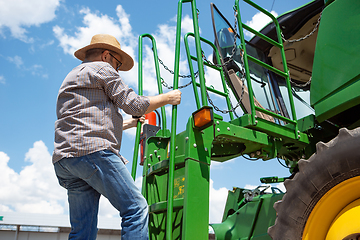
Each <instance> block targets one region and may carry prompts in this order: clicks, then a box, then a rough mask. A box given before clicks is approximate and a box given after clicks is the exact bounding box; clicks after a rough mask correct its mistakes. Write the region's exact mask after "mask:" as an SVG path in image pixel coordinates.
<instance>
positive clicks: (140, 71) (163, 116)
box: [131, 34, 166, 180]
mask: <svg viewBox="0 0 360 240" xmlns="http://www.w3.org/2000/svg"><path fill="white" fill-rule="evenodd" d="M144 38H149V39H150V40H151V43H152V49H153V55H154V63H155V72H156V80H157V85H158V92H159V94H162V93H163V90H162V84H161V75H160V68H159V62H158V54H157V48H156V41H155V38H154V37H153V36H152V35H150V34H142V35H140V36H139V51H138V52H139V67H138V88H139V89H138V94H139V95H140V96H142V95H143V39H144ZM161 123H162V130H165V129H166V113H165V107H164V106H163V107H161ZM140 135H141V123H140V122H138V123H137V127H136V137H135V146H134V155H133V163H132V169H131V176H132V177H133V179H134V180H135V177H136V169H137V160H138V152H139V143H140Z"/></svg>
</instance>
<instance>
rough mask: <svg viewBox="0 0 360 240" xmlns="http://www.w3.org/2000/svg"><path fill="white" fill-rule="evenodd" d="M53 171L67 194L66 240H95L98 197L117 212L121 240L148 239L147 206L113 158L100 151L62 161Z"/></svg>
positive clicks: (129, 176)
mask: <svg viewBox="0 0 360 240" xmlns="http://www.w3.org/2000/svg"><path fill="white" fill-rule="evenodd" d="M54 168H55V172H56V176H57V177H58V180H59V183H60V185H61V186H63V187H64V188H66V189H67V191H68V201H69V211H70V223H71V232H70V234H69V239H81V240H85V239H86V240H92V239H94V240H95V239H96V236H97V215H98V208H99V199H100V195H103V196H105V197H106V198H107V199H108V200H109V201H110V203H111V204H112V205H113V206H114V207H115V208H116V209H117V210H118V211H119V212H120V216H121V218H122V221H121V227H122V229H121V239H122V240H143V239H149V237H148V205H147V202H146V200H145V198H144V197H143V196H142V195H141V193H140V191H139V190H138V188H137V187H136V186H135V182H134V180H133V179H132V177H131V175H130V173H129V171H128V170H127V168H126V167H125V165H124V163H123V162H122V160H121V159H120V158H119V157H118V156H117V155H116V154H114V153H113V152H111V151H108V150H104V151H99V152H95V153H92V154H89V155H86V156H82V157H75V158H64V159H62V160H60V161H58V162H56V163H55V164H54Z"/></svg>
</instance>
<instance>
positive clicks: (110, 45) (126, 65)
mask: <svg viewBox="0 0 360 240" xmlns="http://www.w3.org/2000/svg"><path fill="white" fill-rule="evenodd" d="M93 48H103V49H107V50H111V51H114V52H116V53H118V54H119V55H120V61H121V63H122V65H121V67H120V69H119V70H121V71H129V70H130V69H131V68H132V67H133V66H134V60H133V59H132V58H131V57H130V56H129V55H128V54H127V53H125V52H124V51H123V50H121V47H120V43H119V42H118V41H117V40H116V38H115V37H113V36H111V35H109V34H97V35H94V36H93V37H92V38H91V42H90V44H89V45H87V46H86V47H83V48H80V49H79V50H77V51H76V52H75V53H74V55H75V57H76V58H78V59H80V60H81V61H84V60H85V53H86V51H87V50H90V49H93Z"/></svg>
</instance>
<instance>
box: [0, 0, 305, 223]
mask: <svg viewBox="0 0 360 240" xmlns="http://www.w3.org/2000/svg"><path fill="white" fill-rule="evenodd" d="M213 2H214V3H215V4H216V5H217V7H218V8H219V9H220V11H222V12H223V14H224V15H225V16H226V17H227V18H228V20H229V22H230V23H232V24H233V22H234V18H233V10H232V9H233V5H234V1H233V0H215V1H213ZM255 2H256V3H257V4H259V5H260V6H262V7H263V8H265V9H267V10H273V11H274V14H281V13H284V12H286V11H288V10H291V9H293V8H296V7H299V6H301V5H303V4H305V3H307V2H308V1H306V0H305V1H304V0H275V1H273V0H257V1H255ZM0 6H1V8H0V46H1V47H0V49H1V50H0V65H1V68H0V113H1V118H0V171H1V182H2V184H1V185H0V192H1V194H0V212H1V211H13V212H35V213H56V214H67V213H68V210H67V204H66V191H65V190H64V189H62V188H61V187H60V186H58V184H57V180H56V177H55V175H54V172H53V169H52V164H51V154H52V151H53V138H54V134H53V132H54V122H55V120H56V115H55V105H56V97H57V93H58V89H59V87H60V85H61V83H62V81H63V79H64V77H65V76H66V74H67V73H68V72H69V71H70V70H71V69H72V68H74V67H75V66H77V65H78V64H80V62H79V60H77V59H76V58H75V57H74V56H73V52H74V51H75V50H76V49H78V48H81V47H83V46H85V45H87V44H89V42H90V39H91V37H92V36H93V35H94V34H97V33H109V34H112V35H114V36H115V37H116V38H117V39H118V40H119V42H120V43H121V45H122V48H123V49H124V50H125V51H126V52H128V53H129V54H130V55H131V56H132V57H133V58H134V60H135V67H134V68H133V69H132V70H131V71H129V72H125V73H121V76H122V77H123V79H124V80H125V82H127V83H128V84H129V85H130V86H131V87H133V88H134V89H137V63H138V57H137V47H138V36H139V35H140V34H143V33H150V34H152V35H153V36H155V38H156V41H157V47H158V53H159V57H160V58H161V59H162V60H163V61H164V63H165V64H166V65H167V66H169V68H171V69H173V62H174V46H175V43H174V40H175V26H176V22H175V19H176V13H177V1H163V0H161V1H160V0H159V1H156V2H155V1H143V0H139V1H93V0H87V1H65V0H33V1H20V0H12V1H6V0H0ZM197 8H198V9H199V12H200V15H199V23H200V29H201V30H200V31H201V36H202V37H204V38H206V39H209V40H211V41H213V38H214V37H213V32H212V26H211V15H210V2H208V1H205V0H201V1H198V2H197ZM189 10H190V4H184V10H183V32H184V33H186V32H189V31H192V23H191V15H190V11H189ZM241 11H242V19H243V21H244V22H248V24H249V25H251V26H254V28H259V27H261V26H263V25H264V24H265V23H266V22H267V20H266V19H265V20H264V18H263V17H262V16H261V15H259V14H257V11H255V10H253V9H251V8H250V7H249V6H248V5H246V4H244V3H242V4H241ZM145 42H146V41H145ZM182 44H183V43H182ZM144 54H145V57H144V64H145V65H144V76H145V79H144V80H145V87H144V88H145V90H144V94H145V95H154V94H156V89H157V88H156V86H155V76H154V71H153V69H152V66H153V65H152V64H151V63H152V55H150V54H151V50H150V48H149V46H147V47H144ZM211 54H212V53H211V52H210V51H208V52H205V55H206V56H207V57H208V59H211ZM161 71H162V76H163V78H164V79H165V81H167V82H168V83H169V85H171V84H172V80H173V78H172V76H171V75H170V74H168V73H167V72H166V71H164V70H163V69H162V70H161ZM180 73H181V74H185V75H187V74H189V70H188V68H187V62H186V57H185V55H182V57H181V63H180ZM208 77H209V78H211V80H209V81H210V82H212V81H216V79H213V78H212V77H211V76H209V73H208ZM186 82H188V80H181V81H180V85H181V84H184V83H186ZM216 84H217V83H215V82H214V85H216ZM191 91H192V90H191V89H190V88H189V89H184V90H183V100H182V103H181V105H180V106H179V108H178V109H179V110H178V112H179V113H178V131H182V130H184V129H185V123H186V122H187V118H188V116H190V113H191V112H192V111H193V110H195V108H194V105H195V102H194V98H193V94H192V92H191ZM167 111H168V112H169V111H170V108H167ZM124 116H125V115H124ZM126 117H129V116H125V118H126ZM167 121H168V122H171V121H170V118H169V116H168V120H167ZM134 135H135V133H134V131H133V130H128V131H126V134H124V136H123V145H122V151H121V153H122V155H123V156H125V157H126V158H127V159H128V160H130V161H131V160H132V149H133V147H134ZM130 168H131V163H130V164H128V169H129V170H130ZM140 173H141V168H139V174H138V176H140ZM273 175H278V176H281V177H282V176H287V175H288V170H287V169H285V168H283V167H282V166H280V165H279V164H278V163H277V161H276V160H271V161H268V162H262V161H257V162H252V161H248V160H244V159H242V158H237V159H234V160H232V161H228V162H226V163H222V164H219V163H214V164H213V165H212V167H211V199H210V202H211V211H210V221H212V222H218V221H220V219H221V215H222V211H223V204H224V202H225V200H226V195H227V190H229V189H232V187H234V186H237V187H245V186H257V185H259V184H260V182H259V178H260V177H264V176H273ZM137 182H138V183H139V182H140V180H139V179H138V180H137ZM100 215H102V216H111V217H114V216H116V211H114V209H112V208H111V206H110V205H109V204H108V202H107V201H105V200H102V202H101V209H100Z"/></svg>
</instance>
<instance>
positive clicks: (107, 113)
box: [52, 62, 150, 163]
mask: <svg viewBox="0 0 360 240" xmlns="http://www.w3.org/2000/svg"><path fill="white" fill-rule="evenodd" d="M149 104H150V101H149V98H147V97H145V96H139V95H137V94H136V93H135V92H134V90H133V89H131V88H129V87H128V86H127V85H126V84H125V83H124V82H123V80H122V79H121V77H120V76H119V74H118V72H117V71H115V69H114V68H113V67H112V66H111V65H110V64H108V63H106V62H83V63H82V64H80V65H79V66H77V67H75V68H74V69H73V70H72V71H71V72H70V73H69V74H68V75H67V76H66V78H65V80H64V82H63V83H62V85H61V87H60V90H59V95H58V99H57V106H56V114H57V119H58V120H57V121H56V122H55V142H54V153H53V159H52V161H53V163H55V162H57V161H59V160H60V159H62V158H70V157H80V156H84V155H87V154H90V153H94V152H97V151H100V150H111V151H112V152H114V153H116V154H117V155H119V157H120V158H121V159H122V160H123V161H124V163H126V162H127V161H126V159H124V158H123V157H121V155H120V153H119V151H120V146H121V138H122V130H123V129H122V127H123V118H122V116H121V114H120V113H119V109H118V108H121V109H123V110H124V112H126V113H127V114H130V115H133V116H142V115H143V114H144V113H145V112H146V110H147V108H148V107H149Z"/></svg>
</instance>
